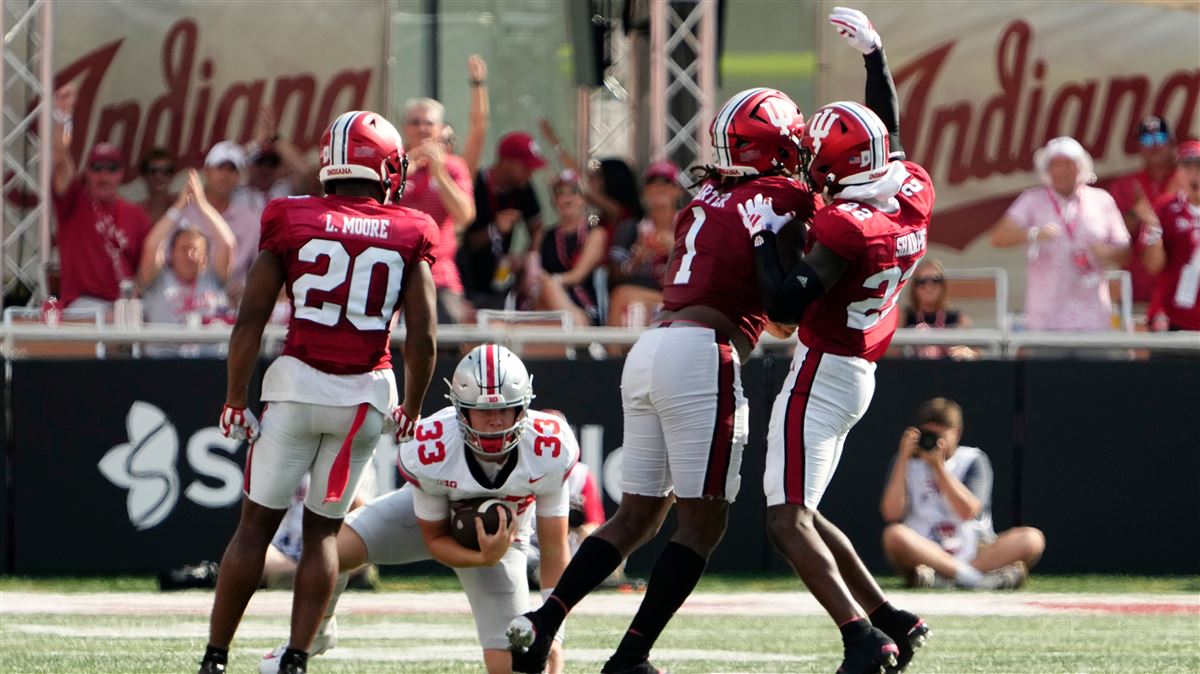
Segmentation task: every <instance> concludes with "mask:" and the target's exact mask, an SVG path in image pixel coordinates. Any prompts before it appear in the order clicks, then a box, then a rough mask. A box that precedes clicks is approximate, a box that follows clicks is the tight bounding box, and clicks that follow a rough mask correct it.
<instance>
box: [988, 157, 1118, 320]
mask: <svg viewBox="0 0 1200 674" xmlns="http://www.w3.org/2000/svg"><path fill="white" fill-rule="evenodd" d="M1034 164H1035V166H1036V168H1037V172H1038V176H1039V177H1040V178H1041V181H1042V186H1040V187H1031V188H1029V189H1027V190H1025V191H1024V192H1022V193H1021V196H1020V197H1018V198H1017V200H1016V201H1015V202H1013V204H1012V205H1011V206H1009V207H1008V212H1007V213H1005V214H1004V216H1003V217H1002V218H1000V220H999V221H998V222H997V223H996V225H995V226H994V227H993V228H992V232H991V241H992V245H994V246H999V247H1010V246H1018V245H1026V246H1028V248H1027V257H1028V271H1029V273H1028V279H1027V281H1026V286H1025V326H1026V327H1027V328H1029V329H1031V330H1081V331H1082V330H1108V329H1110V328H1111V327H1112V300H1111V299H1110V298H1109V293H1108V284H1107V283H1105V282H1104V270H1105V268H1106V267H1120V266H1121V265H1123V264H1124V263H1125V262H1126V260H1127V259H1128V257H1129V231H1128V230H1127V229H1126V228H1125V223H1124V221H1123V220H1122V219H1121V212H1120V211H1119V210H1117V205H1116V203H1115V202H1114V201H1113V198H1112V197H1111V196H1109V194H1108V193H1107V192H1105V191H1104V190H1101V189H1098V188H1095V187H1091V186H1090V185H1089V184H1088V183H1091V182H1093V181H1095V178H1096V176H1095V175H1094V174H1093V173H1092V158H1091V156H1090V155H1088V153H1087V151H1086V150H1084V149H1083V146H1081V145H1080V144H1079V143H1078V142H1077V141H1075V140H1074V139H1073V138H1066V137H1060V138H1054V139H1052V140H1051V141H1049V142H1048V143H1046V146H1045V147H1043V148H1041V149H1040V150H1038V151H1037V152H1036V153H1035V155H1034Z"/></svg>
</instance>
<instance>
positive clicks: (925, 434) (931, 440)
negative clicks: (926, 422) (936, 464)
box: [917, 429, 942, 452]
mask: <svg viewBox="0 0 1200 674" xmlns="http://www.w3.org/2000/svg"><path fill="white" fill-rule="evenodd" d="M941 438H942V434H941V433H935V432H934V431H927V430H924V429H922V430H921V437H919V438H917V446H918V447H920V448H921V449H922V450H924V451H926V452H932V451H933V450H935V449H937V444H938V440H940V439H941Z"/></svg>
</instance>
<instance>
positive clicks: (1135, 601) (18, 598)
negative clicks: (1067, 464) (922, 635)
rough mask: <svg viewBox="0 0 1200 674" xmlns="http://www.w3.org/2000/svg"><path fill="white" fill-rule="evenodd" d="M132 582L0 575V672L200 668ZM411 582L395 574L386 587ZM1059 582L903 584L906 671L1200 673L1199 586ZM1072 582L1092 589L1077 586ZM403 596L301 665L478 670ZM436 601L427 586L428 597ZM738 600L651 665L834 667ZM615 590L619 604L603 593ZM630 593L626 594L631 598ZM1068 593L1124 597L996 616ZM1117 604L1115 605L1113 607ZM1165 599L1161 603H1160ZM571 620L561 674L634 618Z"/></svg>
mask: <svg viewBox="0 0 1200 674" xmlns="http://www.w3.org/2000/svg"><path fill="white" fill-rule="evenodd" d="M784 580H785V579H779V583H780V585H779V586H778V587H779V588H782V587H785V586H784V585H783V582H784ZM1050 581H1051V579H1047V585H1055V583H1053V582H1050ZM136 582H140V581H139V580H138V579H127V580H126V581H122V583H124V584H127V585H126V586H124V587H121V590H122V591H124V592H136V593H137V594H133V595H130V594H124V595H112V600H111V601H109V600H108V599H107V597H106V595H105V594H102V593H101V594H90V595H83V594H82V593H86V592H91V593H97V592H98V591H100V589H101V587H102V586H103V585H102V583H100V581H94V580H88V581H65V582H64V581H61V580H60V581H45V580H39V581H32V580H27V579H12V578H9V579H4V580H3V582H0V673H7V672H20V673H30V674H33V673H38V672H78V673H81V674H96V673H101V672H104V673H107V672H122V673H124V672H185V673H187V672H192V671H195V666H196V665H195V662H196V660H197V659H198V656H199V655H200V653H201V652H202V650H203V647H204V644H205V640H206V639H205V637H206V632H207V615H206V614H207V609H206V607H207V606H208V604H209V603H210V602H211V594H210V593H205V592H199V591H193V592H185V593H177V594H172V595H161V594H158V593H153V594H151V593H142V592H140V590H142V589H144V588H142V587H133V586H129V585H136ZM409 582H411V581H396V580H393V581H391V582H390V583H389V585H393V586H394V585H395V584H398V583H409ZM775 582H776V581H774V580H771V579H758V580H756V581H753V582H745V581H738V580H736V579H729V578H720V577H718V578H713V579H709V580H708V581H707V583H706V584H707V585H708V587H707V588H706V590H705V591H703V592H702V593H701V594H700V595H698V597H699V599H700V600H701V601H702V602H703V601H704V600H706V598H707V599H712V600H713V601H723V602H726V603H727V604H728V602H731V601H736V600H734V599H731V597H730V593H733V592H749V591H756V592H767V593H772V592H777V591H779V590H778V589H777V586H776V584H775ZM452 583H453V581H452V580H451V581H450V584H451V585H452ZM431 585H433V586H435V587H437V586H444V585H446V583H443V581H442V580H434V581H432V582H430V581H428V580H426V581H425V582H422V583H419V584H415V585H413V587H416V588H419V589H421V590H423V591H425V592H429V591H430V590H431V589H433V587H431ZM756 585H757V587H756ZM1057 585H1059V587H1043V588H1041V589H1040V592H1042V593H1043V594H1033V593H1025V592H1021V593H1008V594H1005V595H993V594H972V593H947V592H939V593H934V592H924V593H900V592H897V593H896V595H897V597H898V600H897V603H911V604H921V603H922V602H924V603H926V605H930V606H939V607H943V608H942V609H939V610H943V611H944V612H942V613H938V612H928V611H927V612H925V617H926V618H927V619H928V620H929V621H930V623H931V624H932V625H933V636H932V638H931V641H930V644H929V646H928V648H926V649H925V650H923V651H922V652H921V653H920V655H919V656H918V659H917V661H916V662H915V663H914V665H913V667H911V668H910V670H909V671H910V672H913V673H914V674H921V673H924V672H943V673H953V674H970V673H973V672H988V673H992V672H1012V673H1022V674H1024V673H1030V674H1032V673H1036V672H1047V673H1056V674H1057V673H1062V672H1080V673H1083V672H1087V673H1089V674H1093V673H1099V672H1121V673H1130V672H1139V673H1140V672H1198V671H1200V597H1198V596H1197V595H1196V592H1195V588H1196V579H1194V578H1192V579H1159V580H1155V581H1148V580H1147V579H1129V578H1124V579H1121V578H1103V577H1087V578H1074V579H1058V581H1057ZM389 589H391V588H389ZM788 589H791V588H790V587H789V588H788ZM64 590H67V591H74V592H75V593H77V594H75V595H68V596H66V597H63V596H61V595H56V594H55V593H56V592H62V591H64ZM1072 591H1075V592H1080V593H1087V594H1070V593H1071V592H1072ZM1047 592H1053V593H1056V594H1045V593H1047ZM1129 592H1137V593H1138V594H1136V595H1134V594H1128V593H1129ZM31 593H32V594H31ZM1156 593H1158V594H1156ZM354 595H357V597H355V596H354ZM409 596H410V595H409V594H406V593H405V592H404V591H401V592H397V593H394V594H393V593H387V594H380V593H350V594H349V595H347V597H348V599H347V603H352V602H353V601H355V600H356V599H358V600H370V601H372V602H376V603H375V604H372V606H388V607H390V606H395V607H397V609H396V610H394V611H393V610H373V609H370V608H369V607H367V608H365V609H364V607H365V606H367V605H360V606H359V608H358V610H347V611H346V612H345V613H343V614H342V616H341V618H340V631H339V633H340V640H339V645H338V648H336V649H334V650H333V651H331V652H330V653H329V654H328V655H327V656H322V657H320V658H316V659H314V660H313V662H312V663H311V665H310V671H311V672H313V674H323V673H325V672H329V673H333V672H338V673H342V674H349V673H352V672H353V673H358V672H363V673H367V672H395V673H422V674H424V673H429V674H433V673H452V672H480V671H482V666H481V664H480V660H479V657H478V650H477V646H476V642H475V634H474V627H473V623H472V622H471V620H470V618H469V616H467V615H465V614H463V613H462V612H461V611H453V610H451V611H450V612H448V613H432V612H429V611H428V610H419V611H409V610H408V609H406V608H404V605H405V602H406V601H407V598H408V597H409ZM426 596H427V597H428V595H426ZM441 596H442V595H434V600H435V601H437V600H438V597H441ZM460 596H461V595H459V593H453V594H451V593H447V594H446V595H444V597H445V598H446V601H447V602H448V605H449V603H450V601H451V600H452V599H458V598H459V597H460ZM738 596H741V595H738ZM744 596H745V597H746V598H747V602H746V603H745V604H743V605H741V607H740V608H738V609H731V610H725V611H723V612H722V613H720V614H713V611H709V612H708V613H704V612H703V611H700V610H697V611H692V612H688V611H685V612H684V613H682V614H681V615H679V616H677V618H676V619H675V621H674V622H673V623H672V624H671V626H670V627H669V628H668V630H667V632H666V633H665V634H664V636H663V638H662V639H661V640H660V642H659V646H658V649H657V650H656V653H657V654H658V655H657V657H656V664H658V665H659V666H665V667H669V668H670V670H671V671H672V672H673V673H674V674H686V673H695V674H700V673H709V674H712V673H718V672H720V673H727V674H731V673H734V672H820V673H825V674H832V672H833V671H834V670H835V669H836V668H837V665H838V661H839V655H840V644H839V642H838V637H837V632H836V630H835V629H834V627H833V625H832V624H831V622H830V621H829V620H828V619H827V618H824V617H821V616H817V615H814V614H813V612H812V611H811V610H799V611H797V614H796V615H785V614H776V615H770V616H765V617H764V616H762V615H756V613H758V611H757V610H756V607H757V606H763V605H764V603H763V602H764V601H765V600H764V595H761V594H760V595H751V594H746V595H744ZM768 596H769V595H768ZM1072 597H1076V598H1077V599H1072ZM131 598H132V599H134V600H138V601H145V602H160V603H161V605H162V606H164V607H166V608H164V609H163V610H161V611H149V610H147V609H145V608H144V606H142V605H140V604H138V602H137V601H133V600H131ZM269 598H270V599H271V600H272V601H273V602H274V604H272V605H270V606H273V607H274V608H270V607H268V608H267V609H263V608H262V607H260V608H259V610H256V608H255V605H252V606H251V610H250V613H249V616H248V617H247V619H246V620H245V621H244V622H243V625H242V628H241V630H240V632H239V637H238V640H237V642H236V643H235V645H234V649H233V651H232V656H231V667H230V672H231V673H238V672H248V673H249V672H255V671H257V669H256V666H257V660H258V658H259V656H260V655H261V654H262V653H263V652H265V651H267V650H269V649H270V648H271V647H273V646H274V645H276V644H277V643H279V641H280V639H281V638H282V637H283V636H284V634H285V632H286V629H287V618H286V615H285V614H284V613H283V612H282V611H281V610H280V609H279V606H283V605H285V602H286V599H287V595H286V594H284V593H272V594H271V596H270V597H269ZM609 598H610V599H618V600H620V599H621V598H620V597H615V596H614V595H611V594H610V596H609ZM626 599H628V600H631V601H635V600H636V596H635V597H627V598H626ZM43 601H44V604H42V603H41V602H43ZM70 601H74V602H76V603H77V604H78V605H79V606H81V607H82V609H81V610H80V611H74V610H70V611H65V612H64V611H63V606H64V602H70ZM256 601H259V600H258V599H256ZM1064 601H1066V602H1070V601H1076V602H1078V603H1079V605H1080V606H1085V605H1086V606H1091V605H1092V603H1089V602H1095V603H1097V604H1098V603H1101V602H1106V601H1112V602H1118V604H1106V606H1107V609H1105V610H1101V611H1095V612H1086V611H1061V612H1059V613H1054V612H1047V613H1045V614H1031V615H1019V616H1018V615H1008V616H1004V615H1002V614H1005V612H1006V611H1009V610H1010V609H1012V607H1019V606H1025V605H1028V604H1039V603H1040V604H1042V605H1045V606H1057V605H1058V604H1060V603H1062V602H1064ZM89 602H90V603H89ZM930 602H933V603H930ZM955 602H958V604H956V603H955ZM1119 602H1128V603H1127V604H1120V603H1119ZM1171 602H1174V604H1173V606H1174V608H1173V609H1172V608H1171V606H1172V604H1171ZM586 603H587V602H585V604H586ZM767 603H770V602H769V601H767ZM991 603H995V606H996V607H997V608H996V612H997V613H998V614H1001V615H988V614H987V612H988V610H989V609H987V608H986V606H985V607H984V608H983V609H981V608H980V606H981V605H985V604H986V605H987V606H990V605H991ZM18 605H19V606H18ZM74 605H75V604H72V606H74ZM729 605H736V604H729ZM1114 605H1117V606H1120V607H1123V608H1120V610H1111V609H1112V608H1113V606H1114ZM414 606H422V605H419V604H414ZM955 606H959V608H955ZM1164 606H1165V607H1167V610H1163V607H1164ZM1156 607H1157V608H1156ZM581 608H582V606H581ZM775 608H776V609H778V608H779V607H778V606H776V607H775ZM810 608H811V607H810ZM960 609H961V610H960ZM621 610H624V609H623V607H621ZM776 612H777V613H778V610H777V611H776ZM579 613H582V614H577V615H573V616H572V617H571V619H570V621H569V623H568V642H567V643H568V667H567V672H597V671H599V669H600V665H601V663H602V661H603V660H604V658H605V657H606V656H607V655H608V653H609V651H610V649H611V648H612V647H613V646H614V645H615V644H616V642H617V640H618V639H619V636H620V634H621V632H622V631H623V629H624V627H625V626H626V625H627V622H628V615H629V614H631V613H632V611H629V613H628V614H621V613H619V612H613V613H610V614H605V615H595V614H590V613H587V612H584V611H580V612H579Z"/></svg>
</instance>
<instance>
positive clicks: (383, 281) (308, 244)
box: [259, 195, 438, 374]
mask: <svg viewBox="0 0 1200 674" xmlns="http://www.w3.org/2000/svg"><path fill="white" fill-rule="evenodd" d="M437 240H438V230H437V225H436V224H435V223H434V222H433V220H432V219H430V217H429V216H428V215H426V214H424V213H421V212H420V211H415V210H412V209H410V208H404V207H402V206H395V205H383V204H380V203H379V202H377V201H375V200H374V199H370V198H366V197H348V196H338V195H330V196H327V197H324V198H318V197H294V198H289V199H276V200H275V201H272V202H271V203H270V204H268V205H267V208H266V210H265V211H264V212H263V216H262V237H261V239H260V242H259V249H260V250H268V251H271V252H272V253H274V254H275V255H276V256H278V257H279V259H280V260H281V261H282V262H283V265H284V268H285V273H286V277H287V278H286V281H285V288H286V289H287V294H288V297H289V298H290V299H291V301H292V306H293V312H292V320H291V322H290V324H289V325H288V334H287V340H286V341H285V342H284V346H283V354H284V355H285V356H293V357H295V358H297V359H299V360H301V361H303V362H305V363H307V364H309V365H311V366H312V367H314V368H316V369H318V370H321V371H322V372H327V373H330V374H359V373H363V372H370V371H372V370H379V369H384V368H388V367H391V350H390V348H389V342H390V336H389V326H390V324H391V320H392V315H393V314H394V313H395V312H396V310H397V309H398V308H399V307H400V302H401V301H402V298H403V296H404V293H403V289H404V287H405V281H406V279H407V278H408V276H407V275H408V274H409V273H410V272H411V271H412V270H413V269H415V267H416V264H417V263H418V262H420V261H421V260H424V261H426V262H428V263H429V264H430V265H432V264H433V262H434V258H433V246H434V244H436V243H437Z"/></svg>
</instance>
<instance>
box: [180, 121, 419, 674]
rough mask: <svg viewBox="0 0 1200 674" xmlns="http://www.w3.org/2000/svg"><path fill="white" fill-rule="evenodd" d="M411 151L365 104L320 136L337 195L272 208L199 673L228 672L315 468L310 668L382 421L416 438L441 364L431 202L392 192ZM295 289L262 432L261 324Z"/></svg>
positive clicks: (297, 623) (233, 399)
mask: <svg viewBox="0 0 1200 674" xmlns="http://www.w3.org/2000/svg"><path fill="white" fill-rule="evenodd" d="M406 168H407V161H406V159H405V156H404V145H403V144H402V143H401V141H400V135H399V133H397V131H396V129H395V127H393V126H392V125H391V123H390V122H388V121H387V120H386V119H384V118H383V117H381V116H379V115H377V114H375V113H373V112H365V111H355V112H347V113H345V114H343V115H341V116H339V117H338V118H337V119H336V120H334V122H333V124H332V126H330V128H329V129H328V130H327V131H326V132H325V135H324V137H323V138H322V140H321V172H320V178H321V182H322V183H323V184H324V186H325V191H326V193H327V195H328V196H326V197H295V198H288V199H277V200H275V201H272V202H271V203H270V204H269V205H268V206H267V209H266V210H265V211H264V212H263V216H262V236H261V237H260V240H259V254H258V258H257V259H256V260H255V261H254V265H253V266H252V267H251V268H250V275H249V277H248V278H247V282H246V291H245V294H244V296H243V298H242V303H241V307H240V310H239V312H238V320H237V324H236V325H235V326H234V328H233V333H232V334H231V335H230V338H229V381H228V390H227V392H226V401H225V406H224V408H223V409H222V410H221V419H220V427H221V431H222V432H223V433H224V434H225V435H226V437H231V438H238V439H246V440H250V451H249V453H248V455H247V457H246V470H245V486H244V490H245V495H246V497H245V498H244V499H242V516H241V522H240V523H239V524H238V529H237V531H236V532H235V533H234V535H233V539H232V540H231V541H230V542H229V547H228V548H227V549H226V550H225V556H224V558H223V559H222V560H221V573H220V576H219V578H218V581H217V593H216V599H215V601H214V602H213V610H212V620H211V624H210V630H209V643H208V649H207V651H206V652H205V655H204V660H203V662H202V663H201V666H200V674H219V673H222V672H225V668H226V662H227V659H228V652H229V651H228V649H229V644H230V642H231V641H232V640H233V635H234V632H235V631H236V630H237V626H238V623H239V622H240V620H241V617H242V613H243V612H244V611H245V608H246V604H247V602H249V600H250V597H251V595H252V594H253V593H254V590H255V588H257V587H258V583H259V580H260V578H261V577H262V567H263V559H264V557H265V553H266V550H267V546H268V545H269V544H270V542H271V538H272V537H273V535H274V532H275V531H276V529H278V528H279V522H280V521H281V520H282V519H283V516H284V514H285V513H286V511H287V508H288V506H289V505H290V503H291V495H292V493H293V492H294V491H295V489H296V485H297V484H299V482H300V480H301V479H302V478H303V476H304V474H305V473H310V474H311V476H312V481H311V485H310V488H309V492H308V498H307V499H306V500H305V504H304V505H305V509H306V512H305V513H304V523H303V530H304V552H303V554H302V555H301V557H300V562H299V564H298V566H297V568H296V579H295V595H294V598H293V603H292V632H291V638H290V641H289V647H288V649H287V650H286V651H285V652H284V653H283V655H282V656H280V658H279V671H280V672H282V673H284V674H302V673H303V672H304V671H305V670H306V667H307V660H308V651H309V649H310V648H311V647H312V643H313V639H314V636H315V635H316V632H317V627H318V624H319V623H320V622H321V618H322V616H323V615H324V613H325V607H326V605H327V604H328V602H329V598H330V594H331V592H332V591H333V587H334V583H335V581H336V579H337V567H338V561H337V545H336V543H335V541H336V537H337V533H338V531H339V529H340V528H341V525H342V519H343V518H344V517H345V516H346V511H347V510H348V508H349V506H350V501H351V500H352V499H353V497H354V491H355V488H356V487H357V486H358V481H359V478H360V477H361V475H362V470H363V467H364V466H365V465H366V463H367V462H368V461H370V459H371V455H372V454H373V453H374V449H375V445H376V442H377V440H378V438H379V435H380V434H382V433H383V432H385V430H386V429H388V428H389V427H390V426H393V424H394V434H395V436H396V438H397V441H401V440H406V439H408V438H411V437H412V433H413V428H414V426H415V424H416V420H417V415H418V414H419V412H420V410H421V404H422V402H423V400H424V398H425V392H426V390H427V389H428V387H429V380H430V378H431V377H432V374H433V362H434V351H435V347H436V344H435V337H434V331H435V327H436V324H435V322H434V321H435V318H434V317H435V315H436V314H435V312H436V310H435V307H434V302H435V300H434V287H433V279H432V273H431V272H430V266H431V265H432V264H433V261H434V257H433V252H432V251H433V247H434V246H435V245H436V243H437V240H438V232H437V225H436V224H435V223H434V222H433V220H431V219H430V218H429V216H428V215H425V214H424V213H421V212H419V211H415V210H412V209H409V208H404V207H401V206H398V205H395V202H396V200H397V198H398V197H399V195H400V194H401V193H402V192H403V190H404V177H405V170H406ZM281 289H284V290H286V292H287V295H288V299H289V300H290V301H291V304H292V307H293V312H292V320H291V323H290V325H289V326H288V333H287V339H286V341H285V343H284V347H283V355H282V356H280V357H279V358H278V359H276V360H275V362H274V363H272V364H271V366H270V367H269V368H268V369H267V372H266V375H265V376H264V377H263V383H262V400H263V402H264V405H265V404H266V403H268V402H269V403H270V409H269V411H267V410H266V408H265V407H264V412H263V421H262V426H261V430H260V427H259V424H258V422H257V420H256V419H255V418H254V415H253V414H252V413H251V412H250V410H249V409H247V406H246V405H247V386H248V384H249V382H250V375H251V372H252V371H253V369H254V366H255V363H256V361H257V359H258V353H259V349H260V345H261V340H262V331H263V327H264V326H265V325H266V323H267V320H268V319H269V318H270V316H271V313H272V311H273V310H274V307H275V300H276V298H277V297H278V296H279V291H280V290H281ZM401 307H403V309H404V316H405V328H406V336H405V342H404V369H405V386H404V402H403V404H402V405H401V406H397V405H396V403H397V399H398V395H397V391H396V381H395V377H394V375H393V374H392V362H391V350H390V342H391V325H392V322H393V320H394V319H395V315H396V312H398V311H399V310H400V309H401Z"/></svg>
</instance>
